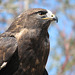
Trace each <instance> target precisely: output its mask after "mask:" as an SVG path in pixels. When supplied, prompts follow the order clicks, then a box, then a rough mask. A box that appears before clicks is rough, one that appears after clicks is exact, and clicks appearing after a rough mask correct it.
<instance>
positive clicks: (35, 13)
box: [7, 8, 58, 31]
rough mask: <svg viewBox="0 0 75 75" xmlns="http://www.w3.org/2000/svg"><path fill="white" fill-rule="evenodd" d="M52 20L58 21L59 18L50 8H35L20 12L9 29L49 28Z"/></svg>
mask: <svg viewBox="0 0 75 75" xmlns="http://www.w3.org/2000/svg"><path fill="white" fill-rule="evenodd" d="M52 21H57V22H58V18H57V17H56V16H55V15H54V14H53V13H52V12H51V11H50V10H46V9H41V8H33V9H29V10H26V11H24V12H23V13H22V14H20V15H19V16H18V17H17V18H16V20H15V21H14V22H13V23H12V24H11V26H10V27H9V29H8V30H7V31H10V30H11V31H17V30H20V29H21V28H45V29H48V27H49V25H50V23H51V22H52Z"/></svg>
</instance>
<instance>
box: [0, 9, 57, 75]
mask: <svg viewBox="0 0 75 75" xmlns="http://www.w3.org/2000/svg"><path fill="white" fill-rule="evenodd" d="M52 21H58V19H57V17H56V16H55V15H53V14H52V12H51V11H49V10H46V9H41V8H34V9H29V10H27V11H25V12H23V13H22V14H20V15H19V16H18V17H17V18H16V19H15V20H14V22H13V23H12V24H11V25H10V27H9V28H8V30H7V31H6V32H4V33H3V34H1V35H0V75H48V73H47V71H46V69H45V65H46V62H47V58H48V54H49V46H50V45H49V40H48V39H49V35H48V31H47V29H48V27H49V25H50V23H51V22H52Z"/></svg>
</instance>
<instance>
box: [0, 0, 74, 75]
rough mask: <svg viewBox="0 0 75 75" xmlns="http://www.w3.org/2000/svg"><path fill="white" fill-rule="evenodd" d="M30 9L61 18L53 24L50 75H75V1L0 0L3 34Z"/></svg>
mask: <svg viewBox="0 0 75 75" xmlns="http://www.w3.org/2000/svg"><path fill="white" fill-rule="evenodd" d="M29 8H44V9H49V10H51V11H52V12H53V13H54V14H56V15H57V16H58V19H59V22H58V23H52V24H51V25H50V27H49V29H48V32H49V34H50V38H49V39H50V54H49V57H48V61H47V64H46V69H47V71H48V73H49V75H75V0H0V34H1V33H3V32H4V31H5V30H6V29H7V28H8V27H9V26H10V25H11V23H12V22H13V20H14V19H15V18H16V17H17V16H18V15H19V14H20V13H21V12H23V11H24V10H27V9H29Z"/></svg>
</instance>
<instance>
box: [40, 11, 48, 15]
mask: <svg viewBox="0 0 75 75" xmlns="http://www.w3.org/2000/svg"><path fill="white" fill-rule="evenodd" d="M46 13H47V12H46V11H40V12H39V15H46Z"/></svg>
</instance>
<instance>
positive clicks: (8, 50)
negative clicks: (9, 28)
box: [0, 37, 17, 69]
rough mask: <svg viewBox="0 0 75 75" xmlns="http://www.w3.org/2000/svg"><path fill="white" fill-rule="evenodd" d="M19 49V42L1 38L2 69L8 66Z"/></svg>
mask: <svg viewBox="0 0 75 75" xmlns="http://www.w3.org/2000/svg"><path fill="white" fill-rule="evenodd" d="M16 49H17V41H16V38H14V37H1V38H0V69H2V68H3V67H5V66H6V64H7V63H8V61H9V60H10V58H11V57H12V55H13V54H14V52H15V51H16Z"/></svg>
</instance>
